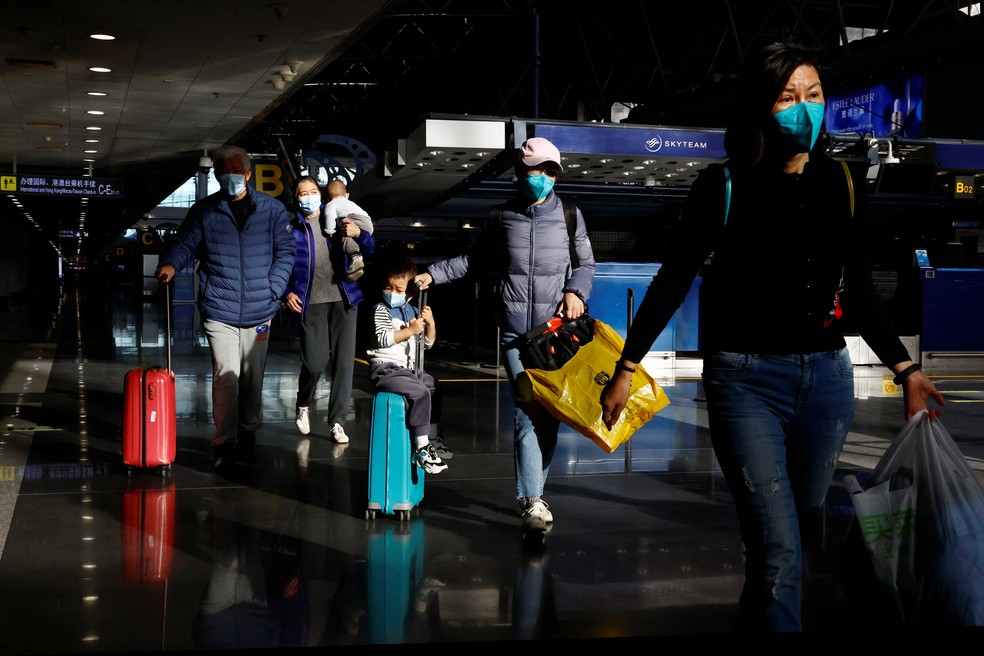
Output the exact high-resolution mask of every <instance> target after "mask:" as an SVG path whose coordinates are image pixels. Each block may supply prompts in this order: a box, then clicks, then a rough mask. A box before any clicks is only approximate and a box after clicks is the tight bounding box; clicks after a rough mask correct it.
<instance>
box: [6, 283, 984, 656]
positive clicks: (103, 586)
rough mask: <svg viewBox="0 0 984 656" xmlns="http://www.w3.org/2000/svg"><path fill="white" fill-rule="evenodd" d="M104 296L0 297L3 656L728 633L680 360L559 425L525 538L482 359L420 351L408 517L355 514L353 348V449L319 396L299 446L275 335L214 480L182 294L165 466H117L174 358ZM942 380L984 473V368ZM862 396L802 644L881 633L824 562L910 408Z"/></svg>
mask: <svg viewBox="0 0 984 656" xmlns="http://www.w3.org/2000/svg"><path fill="white" fill-rule="evenodd" d="M101 294H102V295H105V288H102V289H101V290H99V291H96V290H95V289H92V288H84V287H81V288H80V287H74V288H72V287H67V288H66V292H65V299H64V304H61V305H58V307H57V308H55V309H53V310H52V312H51V313H50V314H48V315H47V316H44V314H45V313H44V310H43V304H42V305H39V304H28V305H30V307H23V308H21V309H20V310H17V309H14V310H11V312H12V314H11V316H10V321H8V322H7V324H6V327H5V328H4V331H5V332H4V333H2V337H3V339H2V341H0V352H2V354H0V357H2V359H0V381H2V383H0V384H2V387H0V402H2V408H0V413H2V414H3V426H2V440H0V617H3V618H4V631H3V633H4V639H3V645H4V651H5V653H18V654H42V653H43V654H61V653H102V652H148V651H158V650H167V651H180V650H195V649H207V648H264V647H265V648H300V647H319V646H332V647H335V648H336V649H337V648H340V647H341V646H343V645H353V646H358V645H383V644H394V643H430V646H429V648H432V649H433V648H439V647H441V646H442V645H443V646H455V647H456V649H461V648H472V649H474V648H483V647H484V648H488V649H489V650H490V651H491V649H494V648H495V647H496V645H502V642H503V641H516V640H530V639H536V640H541V641H552V640H556V641H564V640H569V639H591V640H613V641H617V639H622V640H644V639H661V640H673V639H680V640H686V642H688V643H693V642H694V641H695V640H712V639H715V638H717V639H720V640H721V641H722V642H725V641H728V640H732V639H733V636H732V629H733V623H734V619H735V614H736V602H737V598H738V594H739V591H740V588H741V583H742V554H741V541H740V538H739V536H738V534H737V529H736V520H735V517H734V512H733V509H732V505H731V503H730V499H729V495H728V492H727V489H726V487H725V485H724V483H723V480H722V478H721V476H720V472H719V471H718V470H717V465H716V461H715V459H714V456H713V452H712V450H711V448H710V445H709V439H708V433H707V426H706V414H705V411H704V404H703V402H702V398H701V395H702V392H701V388H700V385H699V371H695V370H694V369H693V366H692V364H693V363H691V365H690V366H689V367H688V365H687V364H686V363H680V362H678V363H676V364H675V365H674V367H673V368H672V369H671V370H662V369H660V367H659V366H658V364H654V370H655V371H656V373H657V376H658V378H659V380H660V381H661V383H662V384H663V386H664V389H665V390H666V392H667V394H668V395H669V397H670V400H671V404H670V405H669V406H668V407H667V408H666V409H665V410H663V411H662V412H661V413H659V415H657V417H655V418H654V419H653V420H652V421H651V422H650V423H649V424H648V425H646V426H645V427H644V428H643V429H642V430H640V431H639V432H638V433H637V434H636V435H635V436H634V437H633V438H632V440H631V441H630V442H629V443H628V444H627V445H626V446H624V447H622V448H620V449H619V450H617V451H616V452H615V453H613V454H607V453H605V452H603V451H602V450H600V449H599V448H598V447H597V446H595V445H594V444H593V443H592V442H590V441H589V440H587V439H585V438H584V437H582V436H580V435H578V434H577V433H575V432H574V431H572V430H569V429H564V430H563V432H562V434H561V439H560V443H559V445H558V449H557V452H556V455H555V457H554V462H553V465H552V471H551V477H550V480H549V482H548V484H547V490H546V494H545V498H546V499H547V500H548V501H549V503H550V508H551V510H552V511H553V513H554V515H555V517H556V521H555V523H554V526H553V527H552V529H551V531H550V532H549V533H548V534H547V535H546V536H545V539H544V540H543V541H530V540H525V539H524V537H523V535H522V532H521V530H520V521H519V518H518V516H517V514H516V511H515V502H514V496H515V483H514V479H513V462H512V423H511V407H512V406H511V401H510V398H509V395H508V393H507V390H506V386H505V383H504V381H503V380H502V376H501V371H500V370H499V369H498V368H497V367H495V366H494V363H493V364H490V365H489V366H485V365H477V364H475V363H462V362H461V361H460V360H459V359H457V358H456V356H455V354H454V353H453V352H445V353H443V354H442V353H441V352H440V350H436V351H435V352H434V353H433V354H432V355H431V357H430V358H429V360H428V363H429V369H430V371H431V372H432V373H433V374H435V375H436V376H437V377H438V378H440V379H442V380H443V381H444V385H445V390H446V401H445V413H444V422H443V423H444V430H445V435H446V437H447V441H448V444H449V446H451V447H452V448H453V449H454V451H455V456H454V458H453V459H452V460H450V461H449V464H450V468H449V469H448V471H446V472H444V473H441V474H439V475H434V476H428V477H427V479H426V486H425V496H424V501H423V503H422V504H421V505H420V506H419V507H417V508H416V509H415V510H414V511H413V513H412V514H411V517H410V519H409V520H408V521H403V522H401V521H398V520H397V519H396V518H394V517H392V516H382V517H377V518H376V519H374V520H372V521H367V519H366V513H365V511H366V504H367V498H366V490H367V472H366V469H367V438H368V432H369V411H370V404H371V397H370V395H369V394H368V389H369V387H368V380H367V375H366V369H367V367H366V366H365V365H364V363H360V364H358V365H357V368H356V384H355V387H356V393H355V398H354V399H353V403H352V407H351V412H350V415H349V417H348V420H347V424H346V430H347V431H348V433H349V435H350V436H351V437H352V441H351V443H349V444H347V445H337V444H334V443H333V442H331V441H330V440H329V439H328V435H329V431H328V429H329V427H328V426H327V425H326V424H325V423H324V418H323V417H322V416H321V415H319V414H317V412H315V414H314V417H313V426H314V430H313V435H312V436H311V438H312V439H311V450H310V455H309V457H308V460H307V462H306V463H303V462H299V461H298V459H297V456H296V454H295V448H296V446H297V443H298V439H299V435H298V434H297V432H296V429H295V427H294V421H293V420H294V394H295V391H296V377H297V371H298V367H299V359H298V354H297V346H296V344H295V343H294V342H293V341H292V340H291V339H289V338H288V337H287V336H284V335H275V337H274V340H273V342H272V345H271V350H270V355H269V361H268V365H267V375H266V382H265V392H264V394H265V396H264V407H263V412H264V415H265V421H266V423H265V425H264V427H263V428H262V429H261V430H260V431H259V433H258V441H257V447H256V449H257V455H256V459H255V464H250V465H246V464H241V465H237V466H236V467H235V469H234V470H232V471H231V472H229V473H228V474H227V475H223V476H218V475H216V474H214V473H213V471H212V462H211V449H210V445H209V437H210V433H211V426H210V416H211V415H210V410H211V407H210V406H211V399H210V383H211V381H210V377H211V372H210V369H211V366H210V360H209V355H208V350H207V348H205V347H204V346H203V345H202V343H201V342H200V340H199V339H197V338H196V336H195V332H194V330H193V329H191V328H190V326H191V325H193V324H192V323H191V322H190V321H188V320H187V316H186V314H184V313H187V311H188V308H176V313H175V317H176V319H175V338H176V339H175V346H174V356H173V368H174V370H175V371H176V372H177V392H178V398H177V403H178V435H179V438H178V456H177V461H176V463H175V465H174V467H173V469H172V472H171V476H169V477H163V476H161V475H158V474H156V473H152V472H151V473H136V474H134V475H132V476H127V472H126V471H125V470H124V468H123V467H122V466H121V464H120V458H119V439H120V424H121V408H122V380H123V374H124V372H125V371H126V370H128V369H130V368H132V367H136V366H143V365H148V364H156V363H162V362H163V360H164V349H163V348H162V344H163V329H162V325H163V321H162V319H161V315H160V312H159V311H158V310H157V309H155V308H157V307H158V305H157V304H155V303H148V304H142V303H140V302H137V303H136V304H127V303H125V298H124V297H122V296H121V297H119V298H116V297H113V296H112V295H110V296H111V297H110V298H106V299H103V298H102V295H101ZM937 384H938V385H939V386H940V388H941V389H942V390H943V391H944V393H945V394H947V395H948V397H949V398H950V399H951V400H952V401H953V402H952V403H951V404H950V405H949V406H948V408H947V419H946V420H947V425H948V428H949V430H950V432H951V434H952V435H953V436H954V438H955V439H957V440H958V441H959V443H960V445H961V448H962V449H963V450H964V452H965V454H966V455H967V456H968V458H969V459H970V461H971V463H972V464H973V466H974V467H975V468H977V470H978V471H979V472H980V471H982V466H981V465H982V463H981V457H982V456H984V448H982V439H981V433H980V426H981V418H982V416H984V407H982V405H981V404H980V401H981V400H982V399H984V380H982V378H981V377H979V376H977V377H973V376H971V377H962V378H941V379H939V380H937ZM327 385H328V384H327V383H325V384H324V385H323V388H322V389H321V390H320V391H319V398H322V399H323V398H324V396H325V395H326V394H327V390H328V386H327ZM857 390H858V394H857V396H858V399H857V407H858V414H857V418H856V421H855V425H854V427H853V431H852V433H851V436H850V439H849V444H848V446H847V448H846V449H845V451H844V455H843V459H842V461H841V463H840V464H841V466H840V469H839V470H838V473H837V477H836V479H835V481H834V484H833V485H832V487H831V490H830V494H829V496H828V502H827V513H826V515H825V517H824V519H823V525H822V526H821V529H822V530H821V531H820V532H819V534H818V535H817V538H816V540H815V542H814V544H813V545H812V548H811V551H810V553H809V558H808V575H807V577H806V584H805V586H804V613H805V621H806V626H807V629H808V631H809V632H810V633H811V634H812V635H813V636H814V638H815V637H816V636H820V637H824V636H828V637H832V638H836V637H843V636H844V635H846V634H848V633H852V634H854V633H860V634H865V633H866V632H867V633H870V632H875V633H876V634H877V633H879V632H881V631H882V630H883V629H885V627H884V626H882V625H880V624H879V623H878V622H879V621H880V619H879V617H878V615H877V613H874V612H873V611H872V609H871V608H870V607H867V606H866V605H865V604H864V603H863V600H857V599H852V598H849V595H846V594H845V588H844V585H843V581H842V579H841V577H840V568H839V564H840V562H841V556H842V552H843V550H842V547H843V544H844V537H845V534H846V531H847V528H848V525H849V521H850V516H851V510H850V502H849V499H848V498H847V495H846V493H845V492H844V489H843V487H842V486H841V484H840V479H841V478H842V477H843V475H844V474H845V473H847V472H858V473H859V474H861V475H863V474H865V473H866V472H868V471H870V469H871V467H872V466H873V465H874V463H875V462H876V461H877V459H878V457H879V455H880V453H881V452H883V451H884V449H885V447H886V445H887V444H888V443H889V440H890V439H891V438H892V437H893V436H894V435H895V434H896V433H897V431H898V430H899V428H901V419H900V415H901V400H900V399H899V398H898V393H897V391H895V390H894V389H892V387H891V386H890V385H886V384H885V383H884V376H883V372H882V371H881V370H875V369H860V368H859V370H858V376H857ZM960 401H963V403H961V402H960ZM462 643H467V645H466V646H462ZM561 644H562V643H561ZM585 644H587V643H585ZM613 644H621V643H619V642H615V643H613ZM725 644H728V643H727V642H725ZM468 645H470V647H469V646H468Z"/></svg>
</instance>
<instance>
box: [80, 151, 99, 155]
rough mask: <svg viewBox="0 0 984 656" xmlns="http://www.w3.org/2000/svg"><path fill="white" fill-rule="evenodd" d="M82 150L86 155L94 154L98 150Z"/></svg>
mask: <svg viewBox="0 0 984 656" xmlns="http://www.w3.org/2000/svg"><path fill="white" fill-rule="evenodd" d="M82 152H83V153H85V154H86V155H95V154H96V153H98V152H99V151H98V150H83V151H82Z"/></svg>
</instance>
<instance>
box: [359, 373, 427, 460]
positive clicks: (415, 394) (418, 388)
mask: <svg viewBox="0 0 984 656" xmlns="http://www.w3.org/2000/svg"><path fill="white" fill-rule="evenodd" d="M369 382H370V383H371V384H372V387H373V389H374V390H375V391H377V392H393V393H394V394H399V395H400V396H402V397H403V398H405V399H406V400H407V428H409V429H410V437H412V438H414V440H415V442H414V444H416V438H418V437H424V436H427V437H436V435H430V427H431V424H437V423H438V422H439V421H440V419H441V395H440V388H439V387H437V381H435V380H434V377H433V376H431V375H430V374H429V373H427V372H426V371H425V372H424V379H423V380H421V379H420V378H417V374H416V373H415V372H413V371H411V370H410V369H407V368H406V367H401V366H400V365H398V364H394V363H392V362H378V363H374V364H373V365H372V366H371V367H370V368H369Z"/></svg>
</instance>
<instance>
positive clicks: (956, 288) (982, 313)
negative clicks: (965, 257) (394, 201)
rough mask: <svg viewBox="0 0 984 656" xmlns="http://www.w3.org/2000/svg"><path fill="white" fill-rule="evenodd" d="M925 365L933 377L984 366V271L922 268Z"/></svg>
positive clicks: (923, 356) (920, 273) (920, 276)
mask: <svg viewBox="0 0 984 656" xmlns="http://www.w3.org/2000/svg"><path fill="white" fill-rule="evenodd" d="M919 278H920V280H921V282H922V292H923V308H922V346H921V351H922V364H923V368H924V369H925V370H926V371H927V372H928V373H930V374H933V373H954V372H960V371H969V370H974V371H977V370H979V369H980V367H981V366H984V269H976V268H975V269H957V268H934V267H923V268H921V269H920V271H919Z"/></svg>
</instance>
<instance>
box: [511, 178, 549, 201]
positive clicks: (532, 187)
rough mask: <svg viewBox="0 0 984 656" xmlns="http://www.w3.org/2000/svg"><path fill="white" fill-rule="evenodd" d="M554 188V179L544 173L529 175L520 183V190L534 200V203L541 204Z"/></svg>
mask: <svg viewBox="0 0 984 656" xmlns="http://www.w3.org/2000/svg"><path fill="white" fill-rule="evenodd" d="M553 187H554V181H553V178H551V177H550V176H547V175H543V174H542V173H541V174H535V175H528V176H526V177H525V178H524V179H522V180H520V181H519V188H520V189H521V190H522V191H523V193H525V194H526V195H527V196H529V197H530V198H532V199H533V202H539V201H541V200H543V199H544V198H546V197H547V196H548V195H549V194H550V192H551V191H553Z"/></svg>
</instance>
